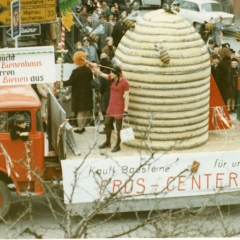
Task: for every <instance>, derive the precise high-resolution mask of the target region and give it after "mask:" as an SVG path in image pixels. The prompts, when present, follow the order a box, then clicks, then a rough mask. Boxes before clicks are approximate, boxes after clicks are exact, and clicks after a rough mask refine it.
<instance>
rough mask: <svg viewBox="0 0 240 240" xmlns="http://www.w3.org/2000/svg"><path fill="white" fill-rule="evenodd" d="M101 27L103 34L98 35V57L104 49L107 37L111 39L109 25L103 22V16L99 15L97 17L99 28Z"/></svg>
mask: <svg viewBox="0 0 240 240" xmlns="http://www.w3.org/2000/svg"><path fill="white" fill-rule="evenodd" d="M100 25H102V26H103V28H104V33H101V34H99V35H98V36H99V38H98V51H99V55H100V54H101V52H102V49H103V48H104V47H105V40H106V38H107V37H111V35H112V32H111V25H110V23H109V22H106V21H105V16H104V15H101V16H99V26H100Z"/></svg>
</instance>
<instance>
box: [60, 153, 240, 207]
mask: <svg viewBox="0 0 240 240" xmlns="http://www.w3.org/2000/svg"><path fill="white" fill-rule="evenodd" d="M194 161H195V162H197V163H199V167H197V165H196V166H195V167H193V168H192V165H193V162H194ZM61 163H62V172H63V187H64V192H65V195H64V202H65V203H66V204H67V203H69V202H72V203H83V202H93V201H95V200H103V199H104V197H106V196H109V194H110V193H116V192H117V191H118V190H119V189H120V188H121V187H122V186H124V184H125V182H126V181H129V182H128V183H127V184H126V185H125V186H124V187H123V188H122V189H121V191H120V192H119V195H121V196H126V197H130V198H134V199H140V198H141V199H143V198H156V197H157V198H161V197H165V198H167V197H183V196H197V195H207V194H213V193H219V192H228V191H238V190H240V187H239V186H240V176H239V175H240V151H231V152H205V153H170V154H165V155H161V156H155V157H154V158H153V159H150V160H148V157H147V156H144V157H143V156H141V157H140V156H131V157H129V156H127V157H117V158H114V159H110V158H107V159H106V158H104V157H103V158H96V159H86V160H85V161H83V160H80V159H79V160H62V161H61ZM76 170H77V171H76ZM75 172H76V174H75ZM194 172H195V173H194ZM134 173H135V174H134ZM129 179H130V180H129ZM73 191H74V192H73ZM71 195H72V199H70V196H71ZM126 199H129V198H126Z"/></svg>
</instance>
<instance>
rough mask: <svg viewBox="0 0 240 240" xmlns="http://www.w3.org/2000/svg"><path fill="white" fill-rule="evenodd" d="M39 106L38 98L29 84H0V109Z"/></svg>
mask: <svg viewBox="0 0 240 240" xmlns="http://www.w3.org/2000/svg"><path fill="white" fill-rule="evenodd" d="M40 106H41V103H40V100H39V98H38V96H37V94H36V93H35V91H34V90H33V88H32V87H31V85H13V86H0V109H3V108H25V107H40Z"/></svg>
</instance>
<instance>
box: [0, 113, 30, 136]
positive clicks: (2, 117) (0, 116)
mask: <svg viewBox="0 0 240 240" xmlns="http://www.w3.org/2000/svg"><path fill="white" fill-rule="evenodd" d="M18 115H23V116H24V117H25V120H26V123H27V125H28V126H29V128H30V127H31V114H30V112H29V111H9V112H0V133H4V132H10V129H11V127H12V126H13V125H14V124H15V118H16V117H17V116H18ZM30 129H31V128H30Z"/></svg>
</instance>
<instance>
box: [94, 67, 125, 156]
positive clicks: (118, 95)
mask: <svg viewBox="0 0 240 240" xmlns="http://www.w3.org/2000/svg"><path fill="white" fill-rule="evenodd" d="M93 71H94V73H95V74H96V75H97V76H99V77H101V78H105V79H107V80H109V81H110V99H109V105H108V108H107V112H106V117H105V121H104V125H105V130H106V141H105V142H104V143H103V144H101V145H99V148H101V149H102V148H109V147H111V133H112V125H113V121H114V120H115V122H116V128H117V142H116V145H115V146H114V148H113V149H112V152H118V151H120V150H121V148H120V143H121V138H120V130H121V129H122V119H123V117H124V116H127V114H128V103H129V84H128V82H127V80H126V79H124V78H123V77H122V70H121V68H120V67H118V66H114V67H113V68H112V69H111V72H110V74H106V73H104V72H101V71H100V70H98V69H97V68H93Z"/></svg>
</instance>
